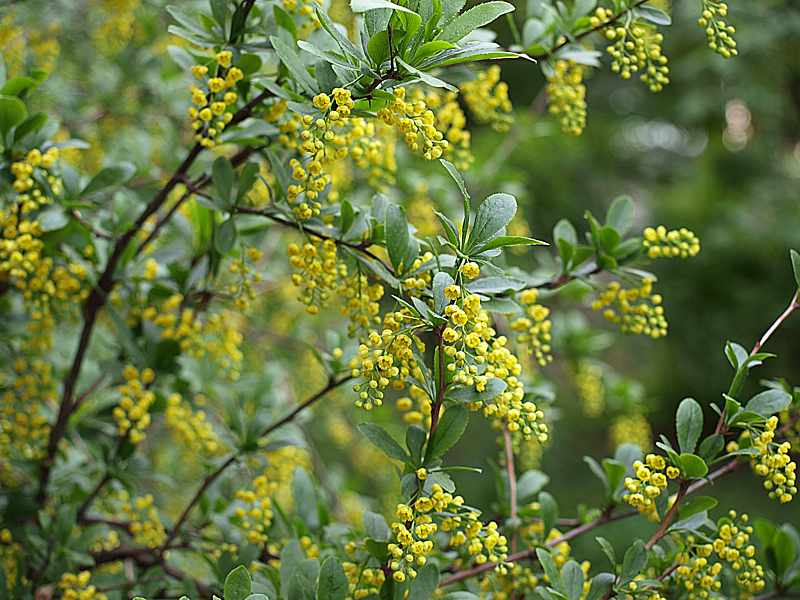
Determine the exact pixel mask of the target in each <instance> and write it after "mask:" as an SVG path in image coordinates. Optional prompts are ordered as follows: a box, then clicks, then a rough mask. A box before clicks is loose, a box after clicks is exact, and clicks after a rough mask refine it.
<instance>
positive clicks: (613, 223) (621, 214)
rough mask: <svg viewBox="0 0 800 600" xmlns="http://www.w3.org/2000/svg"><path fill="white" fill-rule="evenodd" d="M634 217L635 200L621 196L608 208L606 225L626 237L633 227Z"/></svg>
mask: <svg viewBox="0 0 800 600" xmlns="http://www.w3.org/2000/svg"><path fill="white" fill-rule="evenodd" d="M634 216H635V215H634V208H633V200H631V198H630V197H629V196H620V197H619V198H617V199H616V200H614V201H613V202H612V203H611V206H609V207H608V212H607V213H606V225H608V226H610V227H613V228H614V229H616V230H617V232H618V233H619V234H620V235H621V236H624V235H625V234H626V233H628V231H629V230H630V228H631V227H632V226H633V219H634Z"/></svg>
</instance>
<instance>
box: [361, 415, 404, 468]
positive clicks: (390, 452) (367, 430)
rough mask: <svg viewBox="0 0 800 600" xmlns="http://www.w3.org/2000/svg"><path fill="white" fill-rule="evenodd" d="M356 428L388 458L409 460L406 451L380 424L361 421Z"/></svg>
mask: <svg viewBox="0 0 800 600" xmlns="http://www.w3.org/2000/svg"><path fill="white" fill-rule="evenodd" d="M358 430H359V431H360V432H361V434H362V435H364V437H366V438H367V439H368V440H369V441H370V442H371V443H372V445H373V446H375V447H377V448H378V449H379V450H381V451H383V453H384V454H385V455H386V456H388V457H389V458H393V459H395V460H399V461H402V462H404V463H405V462H409V460H410V457H409V456H408V453H407V452H406V451H405V450H403V447H402V446H401V445H400V444H398V443H397V442H396V441H394V438H393V437H392V436H390V435H389V433H388V432H387V431H386V430H385V429H384V428H383V427H381V426H380V425H377V424H375V423H361V424H360V425H358Z"/></svg>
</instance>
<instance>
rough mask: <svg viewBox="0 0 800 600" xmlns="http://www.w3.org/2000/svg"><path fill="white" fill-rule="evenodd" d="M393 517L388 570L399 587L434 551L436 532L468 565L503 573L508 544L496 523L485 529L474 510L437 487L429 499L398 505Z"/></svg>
mask: <svg viewBox="0 0 800 600" xmlns="http://www.w3.org/2000/svg"><path fill="white" fill-rule="evenodd" d="M395 516H396V517H397V521H395V522H393V523H392V524H391V530H392V532H393V541H392V543H390V544H389V554H390V555H391V560H390V562H389V568H390V569H391V570H392V577H393V578H394V580H395V581H397V582H398V583H401V582H403V581H405V580H406V577H410V578H412V579H413V578H414V577H416V576H417V571H416V568H417V567H421V566H423V565H425V563H426V562H427V561H428V557H429V556H430V555H431V554H432V553H433V551H434V541H433V539H432V538H433V537H434V535H435V534H436V533H437V532H438V531H442V532H444V533H448V534H449V536H450V540H449V544H448V546H449V547H450V548H452V549H455V550H457V551H464V552H466V554H467V555H468V557H469V560H470V561H471V562H474V563H475V564H484V563H486V562H491V563H497V570H498V572H501V573H504V572H506V565H505V564H504V562H505V560H506V559H507V558H508V542H507V540H506V538H505V536H503V535H501V534H500V533H499V531H498V529H497V523H494V522H490V523H488V524H485V525H484V524H483V523H481V521H480V520H479V519H478V516H479V514H478V513H477V512H476V511H475V510H474V509H469V508H465V507H464V498H462V497H461V496H453V495H452V494H451V493H449V492H446V491H444V490H443V489H442V487H441V486H440V485H438V484H433V485H432V486H431V492H430V495H429V496H424V495H422V496H419V497H417V498H416V500H414V502H413V503H412V504H411V505H407V504H398V505H397V509H396V510H395ZM434 517H436V518H437V520H438V521H439V522H438V523H437V522H436V520H434Z"/></svg>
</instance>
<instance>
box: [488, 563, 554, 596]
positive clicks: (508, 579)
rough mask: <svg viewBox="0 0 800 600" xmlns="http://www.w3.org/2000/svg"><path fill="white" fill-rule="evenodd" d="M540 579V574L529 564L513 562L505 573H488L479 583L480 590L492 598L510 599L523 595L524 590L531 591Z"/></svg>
mask: <svg viewBox="0 0 800 600" xmlns="http://www.w3.org/2000/svg"><path fill="white" fill-rule="evenodd" d="M540 581H541V580H540V574H538V573H536V571H534V570H533V569H532V568H531V567H530V566H529V565H525V564H521V563H519V562H515V563H511V565H510V566H509V567H508V573H506V574H505V575H499V574H497V573H490V574H489V575H486V576H484V577H482V578H481V579H480V583H479V585H480V589H481V592H483V594H486V595H487V596H488V597H491V598H492V600H512V598H523V597H525V594H526V592H533V590H535V589H536V587H537V586H538V585H539V584H540ZM489 594H491V595H490V596H489ZM487 596H484V597H487Z"/></svg>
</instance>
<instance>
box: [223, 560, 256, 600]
mask: <svg viewBox="0 0 800 600" xmlns="http://www.w3.org/2000/svg"><path fill="white" fill-rule="evenodd" d="M251 586H252V582H251V580H250V572H249V571H248V570H247V567H245V566H244V565H239V566H238V567H236V568H235V569H234V570H233V571H231V572H230V573H228V576H227V577H226V578H225V586H224V596H225V600H244V599H245V598H247V596H249V595H250V589H251Z"/></svg>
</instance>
